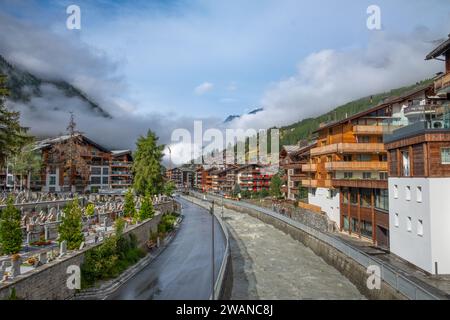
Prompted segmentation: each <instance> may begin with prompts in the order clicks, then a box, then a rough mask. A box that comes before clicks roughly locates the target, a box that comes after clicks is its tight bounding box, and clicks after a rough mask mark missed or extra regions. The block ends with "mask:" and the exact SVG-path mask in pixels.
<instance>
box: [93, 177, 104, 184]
mask: <svg viewBox="0 0 450 320" xmlns="http://www.w3.org/2000/svg"><path fill="white" fill-rule="evenodd" d="M101 183H102V180H101V178H100V177H91V184H101Z"/></svg>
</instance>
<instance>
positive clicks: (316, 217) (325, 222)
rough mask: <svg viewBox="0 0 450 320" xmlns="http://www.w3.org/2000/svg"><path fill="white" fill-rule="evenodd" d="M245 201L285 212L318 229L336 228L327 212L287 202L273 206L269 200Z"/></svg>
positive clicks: (332, 229) (294, 218) (292, 217)
mask: <svg viewBox="0 0 450 320" xmlns="http://www.w3.org/2000/svg"><path fill="white" fill-rule="evenodd" d="M243 201H244V202H249V203H251V204H255V205H257V206H262V207H265V208H267V209H270V210H273V211H276V212H278V213H281V212H284V213H283V214H284V215H285V216H287V217H289V218H291V219H293V220H296V221H298V222H300V223H302V224H304V225H306V226H309V227H312V228H315V229H318V230H320V231H322V232H327V231H334V230H335V223H334V222H333V221H331V220H330V219H329V218H328V216H327V215H326V214H322V213H317V212H313V211H310V210H307V209H304V208H298V207H294V206H293V205H291V204H286V205H283V206H282V207H280V206H272V202H271V201H270V202H269V201H262V202H255V201H247V200H243ZM283 209H284V210H283Z"/></svg>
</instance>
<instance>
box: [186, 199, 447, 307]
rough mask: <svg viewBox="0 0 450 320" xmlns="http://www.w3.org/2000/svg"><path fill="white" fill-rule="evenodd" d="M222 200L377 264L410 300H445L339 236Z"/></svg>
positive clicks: (363, 261)
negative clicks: (263, 215)
mask: <svg viewBox="0 0 450 320" xmlns="http://www.w3.org/2000/svg"><path fill="white" fill-rule="evenodd" d="M192 193H193V194H196V195H197V197H201V196H202V195H201V194H200V193H198V192H192ZM207 197H208V198H212V199H220V200H222V198H221V197H219V196H213V195H208V196H207ZM223 201H224V203H230V204H232V205H235V206H239V207H244V208H247V209H252V210H255V211H258V212H260V213H264V214H266V215H269V216H271V217H273V218H275V219H278V220H280V221H282V222H284V223H286V224H288V225H290V226H293V227H295V228H297V229H300V230H302V231H304V232H306V233H307V234H309V235H311V236H313V237H314V238H316V239H318V240H320V241H322V242H324V243H326V244H328V245H330V246H332V247H333V248H335V249H337V250H339V251H340V252H342V253H344V254H345V255H346V256H348V257H350V258H351V259H353V260H354V261H356V262H358V263H359V264H360V265H362V266H363V267H364V268H368V267H369V266H378V267H379V268H380V270H381V279H382V280H383V281H384V282H385V283H387V284H389V285H390V286H391V287H392V288H394V289H395V290H397V291H398V292H400V293H401V294H403V295H404V296H405V297H407V298H408V299H411V300H441V299H448V296H447V295H446V294H445V293H444V292H442V291H441V290H439V289H437V288H435V287H433V286H431V285H429V284H427V283H424V282H423V281H421V280H419V279H417V278H413V277H412V276H410V275H408V274H406V272H404V271H402V270H399V269H396V268H394V267H393V266H391V265H388V264H387V263H386V262H384V261H382V260H380V259H378V258H376V257H373V256H370V255H368V254H367V253H365V252H363V251H361V250H360V249H359V248H357V247H354V246H352V245H351V244H349V243H346V242H344V241H343V240H342V239H340V238H339V237H337V236H335V235H332V234H326V233H323V232H321V231H319V230H317V229H315V228H312V227H309V226H307V225H304V224H303V223H301V222H298V221H295V220H292V219H290V218H289V217H286V216H283V215H281V214H278V213H275V212H274V211H272V210H269V209H266V208H263V207H259V206H256V205H253V204H250V203H247V202H238V201H234V200H230V199H223Z"/></svg>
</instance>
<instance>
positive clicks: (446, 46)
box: [425, 34, 450, 60]
mask: <svg viewBox="0 0 450 320" xmlns="http://www.w3.org/2000/svg"><path fill="white" fill-rule="evenodd" d="M448 36H449V38H448V39H447V40H445V41H444V42H442V43H441V44H440V45H439V46H438V47H437V48H435V49H434V50H433V51H431V52H430V53H429V54H427V56H426V57H425V60H431V59H434V58H437V57H439V56H442V55H443V54H445V53H446V52H447V51H449V50H450V34H449V35H448Z"/></svg>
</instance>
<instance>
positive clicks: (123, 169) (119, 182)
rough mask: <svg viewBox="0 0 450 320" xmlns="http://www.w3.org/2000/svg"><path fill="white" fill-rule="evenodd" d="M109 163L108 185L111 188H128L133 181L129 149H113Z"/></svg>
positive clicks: (131, 159)
mask: <svg viewBox="0 0 450 320" xmlns="http://www.w3.org/2000/svg"><path fill="white" fill-rule="evenodd" d="M111 154H112V159H111V165H110V181H109V183H110V185H111V188H112V189H128V188H129V187H131V184H132V182H133V179H132V172H131V167H132V165H133V154H132V152H131V150H113V151H111Z"/></svg>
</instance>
